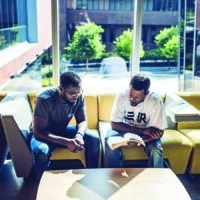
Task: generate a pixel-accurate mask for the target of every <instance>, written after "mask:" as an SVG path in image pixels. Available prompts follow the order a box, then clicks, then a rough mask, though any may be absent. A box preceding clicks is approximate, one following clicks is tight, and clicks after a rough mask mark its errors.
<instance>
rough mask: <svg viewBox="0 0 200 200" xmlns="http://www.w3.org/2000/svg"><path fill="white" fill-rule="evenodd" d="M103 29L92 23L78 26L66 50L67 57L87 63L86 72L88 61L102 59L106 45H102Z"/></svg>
mask: <svg viewBox="0 0 200 200" xmlns="http://www.w3.org/2000/svg"><path fill="white" fill-rule="evenodd" d="M103 31H104V30H103V28H101V26H98V25H96V24H94V23H92V22H90V21H89V22H87V23H85V24H83V25H80V26H77V30H76V31H75V32H74V35H73V38H72V41H71V42H70V43H69V45H68V46H67V47H65V50H66V54H65V55H66V57H67V58H70V59H74V60H79V61H86V70H87V68H88V65H87V63H88V60H92V59H98V58H101V56H102V54H103V52H104V50H105V45H103V44H102V39H101V34H102V33H103Z"/></svg>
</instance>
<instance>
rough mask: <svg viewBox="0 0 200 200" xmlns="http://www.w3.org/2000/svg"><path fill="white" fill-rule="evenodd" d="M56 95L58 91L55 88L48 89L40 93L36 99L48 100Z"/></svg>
mask: <svg viewBox="0 0 200 200" xmlns="http://www.w3.org/2000/svg"><path fill="white" fill-rule="evenodd" d="M58 94H59V93H58V89H57V88H50V89H47V90H44V91H43V92H41V93H40V94H39V95H38V97H39V98H42V99H49V98H53V97H55V96H57V95H58Z"/></svg>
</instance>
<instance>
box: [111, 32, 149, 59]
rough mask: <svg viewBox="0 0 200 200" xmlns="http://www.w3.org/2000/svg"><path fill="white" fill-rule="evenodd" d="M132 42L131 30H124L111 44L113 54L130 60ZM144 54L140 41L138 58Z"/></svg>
mask: <svg viewBox="0 0 200 200" xmlns="http://www.w3.org/2000/svg"><path fill="white" fill-rule="evenodd" d="M132 41H133V30H130V29H127V30H125V31H124V32H123V33H122V34H121V35H120V36H118V37H117V38H116V39H115V41H114V42H113V44H114V52H115V53H116V54H117V55H119V56H121V57H123V58H125V59H130V57H131V55H132ZM144 53H145V52H144V48H143V44H142V41H141V45H140V58H142V57H143V56H144Z"/></svg>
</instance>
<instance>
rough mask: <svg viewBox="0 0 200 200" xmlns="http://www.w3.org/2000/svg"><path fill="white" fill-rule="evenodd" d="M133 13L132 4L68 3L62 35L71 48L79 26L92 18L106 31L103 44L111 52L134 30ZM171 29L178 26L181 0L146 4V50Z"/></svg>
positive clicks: (117, 0)
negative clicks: (125, 33)
mask: <svg viewBox="0 0 200 200" xmlns="http://www.w3.org/2000/svg"><path fill="white" fill-rule="evenodd" d="M60 2H63V0H61V1H60ZM133 10H134V1H133V0H95V1H94V0H93V1H92V0H90V1H87V0H67V5H66V10H64V9H63V12H66V19H65V21H66V30H65V29H62V32H61V35H65V36H66V37H65V38H66V40H65V42H66V44H68V42H69V41H70V39H71V37H72V35H73V32H74V30H75V27H76V25H78V24H81V23H84V22H85V21H86V18H87V17H89V19H90V20H91V21H92V22H94V23H96V24H98V25H101V26H102V28H103V29H104V34H103V42H104V43H105V44H106V47H107V50H111V49H112V42H113V41H114V40H115V38H116V37H117V36H119V35H120V34H122V32H123V31H124V30H126V29H128V28H132V27H133ZM172 25H178V0H143V22H142V41H143V44H144V47H145V49H151V48H154V47H155V44H154V37H155V35H157V34H158V33H159V31H160V30H161V29H163V28H165V27H170V26H172ZM62 42H64V41H62ZM66 44H61V46H64V45H66Z"/></svg>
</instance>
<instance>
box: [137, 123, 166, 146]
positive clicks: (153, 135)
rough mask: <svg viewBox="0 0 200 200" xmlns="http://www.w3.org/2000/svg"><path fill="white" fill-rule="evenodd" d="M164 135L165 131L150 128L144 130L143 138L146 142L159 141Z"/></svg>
mask: <svg viewBox="0 0 200 200" xmlns="http://www.w3.org/2000/svg"><path fill="white" fill-rule="evenodd" d="M162 135H163V131H162V130H160V129H158V128H156V127H152V126H151V127H148V128H144V130H143V132H142V135H141V136H142V138H143V140H144V141H145V142H149V141H151V140H155V139H159V138H161V137H162Z"/></svg>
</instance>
